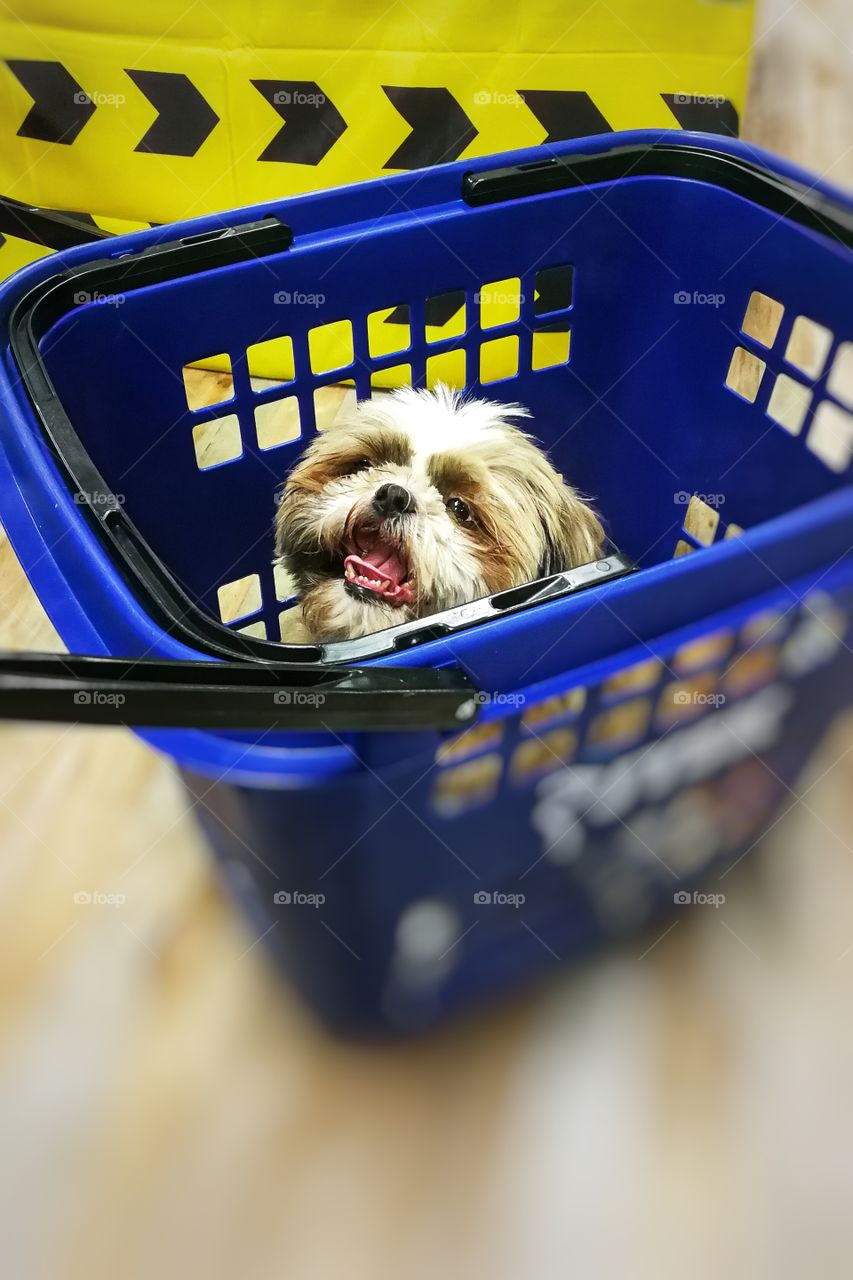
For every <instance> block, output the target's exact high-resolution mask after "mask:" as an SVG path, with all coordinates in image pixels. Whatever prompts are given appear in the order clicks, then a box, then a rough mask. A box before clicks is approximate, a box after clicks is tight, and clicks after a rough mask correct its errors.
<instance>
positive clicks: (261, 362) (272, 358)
mask: <svg viewBox="0 0 853 1280" xmlns="http://www.w3.org/2000/svg"><path fill="white" fill-rule="evenodd" d="M246 356H247V358H248V361H249V373H250V375H251V383H252V389H253V391H265V390H266V389H267V387H279V386H281V385H282V384H283V383H286V382H293V381H294V379H295V378H296V363H295V357H294V354H293V339H292V338H290V337H288V336H286V335H285V336H284V337H281V338H267V339H265V341H263V342H255V343H253V344H252V346H251V347H249V348H248V349H247V351H246Z"/></svg>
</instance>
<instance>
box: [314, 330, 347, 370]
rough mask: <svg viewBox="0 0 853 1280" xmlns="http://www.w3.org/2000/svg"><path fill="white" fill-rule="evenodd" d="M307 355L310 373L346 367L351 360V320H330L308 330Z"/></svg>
mask: <svg viewBox="0 0 853 1280" xmlns="http://www.w3.org/2000/svg"><path fill="white" fill-rule="evenodd" d="M308 355H309V358H310V360H311V371H312V373H331V371H332V370H333V369H348V368H349V366H350V365H351V364H352V362H353V358H354V356H353V345H352V322H351V321H349V320H332V321H330V322H329V323H328V324H320V325H317V327H316V328H314V329H309V330H308Z"/></svg>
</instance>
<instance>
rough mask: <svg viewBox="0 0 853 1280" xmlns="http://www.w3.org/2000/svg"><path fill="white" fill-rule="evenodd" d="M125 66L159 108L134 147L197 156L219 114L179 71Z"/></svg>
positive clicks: (149, 150) (144, 92)
mask: <svg viewBox="0 0 853 1280" xmlns="http://www.w3.org/2000/svg"><path fill="white" fill-rule="evenodd" d="M125 70H126V71H127V74H128V75H129V76H130V78H131V80H132V81H133V83H134V84H135V85H136V87H137V89H138V90H139V91H140V93H143V94H144V95H145V97H146V98H147V99H148V101H149V102H150V103H151V105H152V107H154V108H155V109H156V111H157V119H156V120H155V121H154V123H153V124H152V125H151V127H150V129H149V130H148V132H147V133H146V134H145V136H144V137H143V138H142V139H141V140H140V141H139V142H137V144H136V146H135V147H134V148H133V149H134V151H145V152H147V153H149V154H150V155H155V156H194V155H195V153H196V152H197V151H198V149H199V147H200V146H201V144H202V143H203V142H204V141H205V140H206V139H207V138H208V137H209V136H210V134H211V133H212V132H213V130H214V129H215V128H216V126H217V125H218V124H219V116H218V115H217V114H216V112H215V111H214V110H213V107H212V106H211V105H210V103H209V102H208V101H207V100H206V99H205V98H203V97H202V95H201V94H200V93H199V91H198V89H197V88H196V87H195V85H194V84H193V82H192V81H191V80H190V79H189V78H188V77H187V76H185V75H184V74H183V73H182V72H180V71H131V70H130V68H129V67H126V68H125Z"/></svg>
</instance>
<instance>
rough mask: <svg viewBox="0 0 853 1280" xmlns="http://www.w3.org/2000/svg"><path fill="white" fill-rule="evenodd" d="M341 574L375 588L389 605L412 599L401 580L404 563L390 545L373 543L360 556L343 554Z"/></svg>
mask: <svg viewBox="0 0 853 1280" xmlns="http://www.w3.org/2000/svg"><path fill="white" fill-rule="evenodd" d="M344 573H345V574H346V576H347V578H349V579H350V581H353V582H356V583H358V585H359V586H360V587H366V588H367V590H368V591H375V593H376V594H377V595H378V596H381V597H382V599H383V600H387V601H388V603H389V604H411V602H412V600H413V598H414V597H413V596H412V588H411V587H410V586H409V584H408V582H404V581H403V579H404V578H405V576H406V566H405V565H404V564H403V563H402V561H401V560H400V558H399V556H398V555H397V553H396V552H395V551H394V549H393V547H389V546H386V545H384V544H383V543H377V544H376V546H375V547H371V548H370V550H366V551H364V553H363V554H361V555H350V556H347V558H346V560H345V561H344Z"/></svg>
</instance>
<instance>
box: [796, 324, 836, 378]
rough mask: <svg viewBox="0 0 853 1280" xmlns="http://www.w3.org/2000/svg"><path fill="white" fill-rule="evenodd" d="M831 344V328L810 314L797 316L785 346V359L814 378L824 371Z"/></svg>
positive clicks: (801, 371) (808, 376) (807, 375)
mask: <svg viewBox="0 0 853 1280" xmlns="http://www.w3.org/2000/svg"><path fill="white" fill-rule="evenodd" d="M831 346H832V333H831V331H830V330H829V329H827V328H826V327H825V326H824V325H822V324H818V322H817V321H816V320H810V319H809V317H808V316H797V318H796V320H795V321H794V326H793V328H792V329H791V336H790V338H789V339H788V345H787V347H786V348H785V359H786V361H787V362H788V364H791V365H793V366H794V368H795V369H799V371H800V373H804V374H805V375H806V377H807V378H811V379H812V380H814V379H816V378H819V377H820V375H821V374H822V373H823V369H824V365H825V364H826V357H827V356H828V355H829V349H830V347H831Z"/></svg>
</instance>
